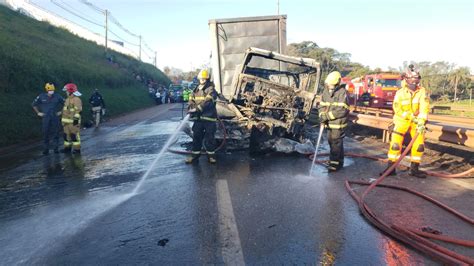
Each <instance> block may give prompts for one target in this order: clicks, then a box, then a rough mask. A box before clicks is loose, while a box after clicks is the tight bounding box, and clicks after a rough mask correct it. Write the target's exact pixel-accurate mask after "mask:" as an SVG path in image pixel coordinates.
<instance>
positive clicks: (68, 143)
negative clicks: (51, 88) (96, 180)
mask: <svg viewBox="0 0 474 266" xmlns="http://www.w3.org/2000/svg"><path fill="white" fill-rule="evenodd" d="M63 90H65V91H66V93H67V95H68V97H67V99H66V102H65V103H64V108H63V116H62V118H61V122H62V124H63V127H64V153H67V152H71V150H72V153H81V135H80V131H81V112H82V101H81V99H80V98H79V96H81V95H82V94H81V93H80V92H79V91H78V90H77V86H76V84H74V83H68V84H66V85H65V86H64V89H63Z"/></svg>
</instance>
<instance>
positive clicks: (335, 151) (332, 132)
mask: <svg viewBox="0 0 474 266" xmlns="http://www.w3.org/2000/svg"><path fill="white" fill-rule="evenodd" d="M344 137H345V132H344V129H342V128H341V129H331V128H328V143H329V149H330V150H329V165H330V166H332V167H335V168H338V169H340V168H342V167H343V166H344V141H343V140H344Z"/></svg>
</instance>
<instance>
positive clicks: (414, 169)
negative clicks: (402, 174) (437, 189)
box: [409, 162, 426, 178]
mask: <svg viewBox="0 0 474 266" xmlns="http://www.w3.org/2000/svg"><path fill="white" fill-rule="evenodd" d="M409 174H410V175H411V176H414V177H418V178H426V174H425V173H424V172H422V171H420V163H414V162H412V163H411V164H410V172H409Z"/></svg>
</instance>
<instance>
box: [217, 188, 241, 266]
mask: <svg viewBox="0 0 474 266" xmlns="http://www.w3.org/2000/svg"><path fill="white" fill-rule="evenodd" d="M216 190H217V210H218V212H219V235H220V240H221V252H222V258H223V259H224V263H225V265H244V264H245V260H244V254H243V251H242V246H241V245H240V237H239V231H238V230H237V224H236V223H235V217H234V209H233V207H232V201H231V199H230V193H229V186H228V185H227V180H223V179H218V180H217V185H216Z"/></svg>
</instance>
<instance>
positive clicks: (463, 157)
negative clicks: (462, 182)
mask: <svg viewBox="0 0 474 266" xmlns="http://www.w3.org/2000/svg"><path fill="white" fill-rule="evenodd" d="M347 135H348V136H349V137H351V138H352V139H354V140H356V141H358V142H359V143H361V144H363V145H369V146H376V147H380V148H381V149H383V150H384V152H385V153H386V152H387V151H388V146H389V144H388V143H383V142H382V133H381V130H378V129H373V128H368V127H363V126H358V125H351V126H350V127H349V128H348V133H347ZM408 142H409V138H408V139H407V140H406V141H405V144H407V143H408ZM425 146H426V150H425V153H424V155H423V159H422V168H423V169H429V170H431V171H445V172H449V173H459V172H463V171H467V170H469V169H471V168H472V167H474V158H473V156H472V154H473V151H472V149H470V148H467V147H464V146H460V145H454V144H450V143H443V142H429V141H428V142H426V145H425ZM470 177H471V178H474V175H473V176H470Z"/></svg>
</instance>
